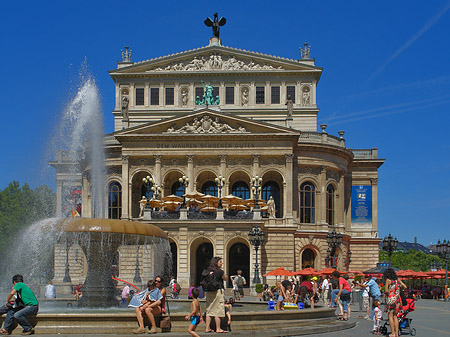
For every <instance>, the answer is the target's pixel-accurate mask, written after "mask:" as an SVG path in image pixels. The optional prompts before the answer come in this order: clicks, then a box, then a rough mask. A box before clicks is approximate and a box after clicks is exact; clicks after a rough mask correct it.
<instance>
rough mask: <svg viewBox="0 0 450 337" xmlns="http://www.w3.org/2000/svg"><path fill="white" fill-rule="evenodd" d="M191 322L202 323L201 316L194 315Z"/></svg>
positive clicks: (193, 323)
mask: <svg viewBox="0 0 450 337" xmlns="http://www.w3.org/2000/svg"><path fill="white" fill-rule="evenodd" d="M191 324H192V325H195V326H197V325H199V324H200V316H192V317H191Z"/></svg>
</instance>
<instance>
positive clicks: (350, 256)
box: [347, 250, 352, 268]
mask: <svg viewBox="0 0 450 337" xmlns="http://www.w3.org/2000/svg"><path fill="white" fill-rule="evenodd" d="M351 262H352V251H351V250H349V251H348V258H347V267H348V268H350V263H351Z"/></svg>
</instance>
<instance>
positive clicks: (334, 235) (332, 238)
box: [327, 228, 342, 268]
mask: <svg viewBox="0 0 450 337" xmlns="http://www.w3.org/2000/svg"><path fill="white" fill-rule="evenodd" d="M327 243H328V247H330V250H331V252H330V255H331V268H336V258H335V256H336V250H337V249H338V248H339V246H340V245H341V243H342V234H341V233H338V232H336V231H335V230H334V228H333V231H332V232H331V233H328V234H327Z"/></svg>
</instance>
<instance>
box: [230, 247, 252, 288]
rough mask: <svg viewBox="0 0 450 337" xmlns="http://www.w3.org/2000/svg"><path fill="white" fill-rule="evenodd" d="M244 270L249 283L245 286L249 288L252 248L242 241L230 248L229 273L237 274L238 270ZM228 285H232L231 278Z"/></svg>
mask: <svg viewBox="0 0 450 337" xmlns="http://www.w3.org/2000/svg"><path fill="white" fill-rule="evenodd" d="M239 269H240V270H242V276H244V278H245V280H246V281H247V284H246V285H244V287H246V288H248V286H249V285H250V249H249V248H248V246H247V245H246V244H244V243H242V242H238V243H235V244H234V245H232V246H231V247H230V249H229V250H228V275H229V276H231V275H236V274H237V271H238V270H239ZM227 284H228V287H232V284H231V278H230V279H228V282H227Z"/></svg>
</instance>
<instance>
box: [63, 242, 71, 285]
mask: <svg viewBox="0 0 450 337" xmlns="http://www.w3.org/2000/svg"><path fill="white" fill-rule="evenodd" d="M69 249H70V244H69V240H67V239H66V266H65V268H64V278H63V282H65V283H70V282H72V280H71V279H70V270H69Z"/></svg>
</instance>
